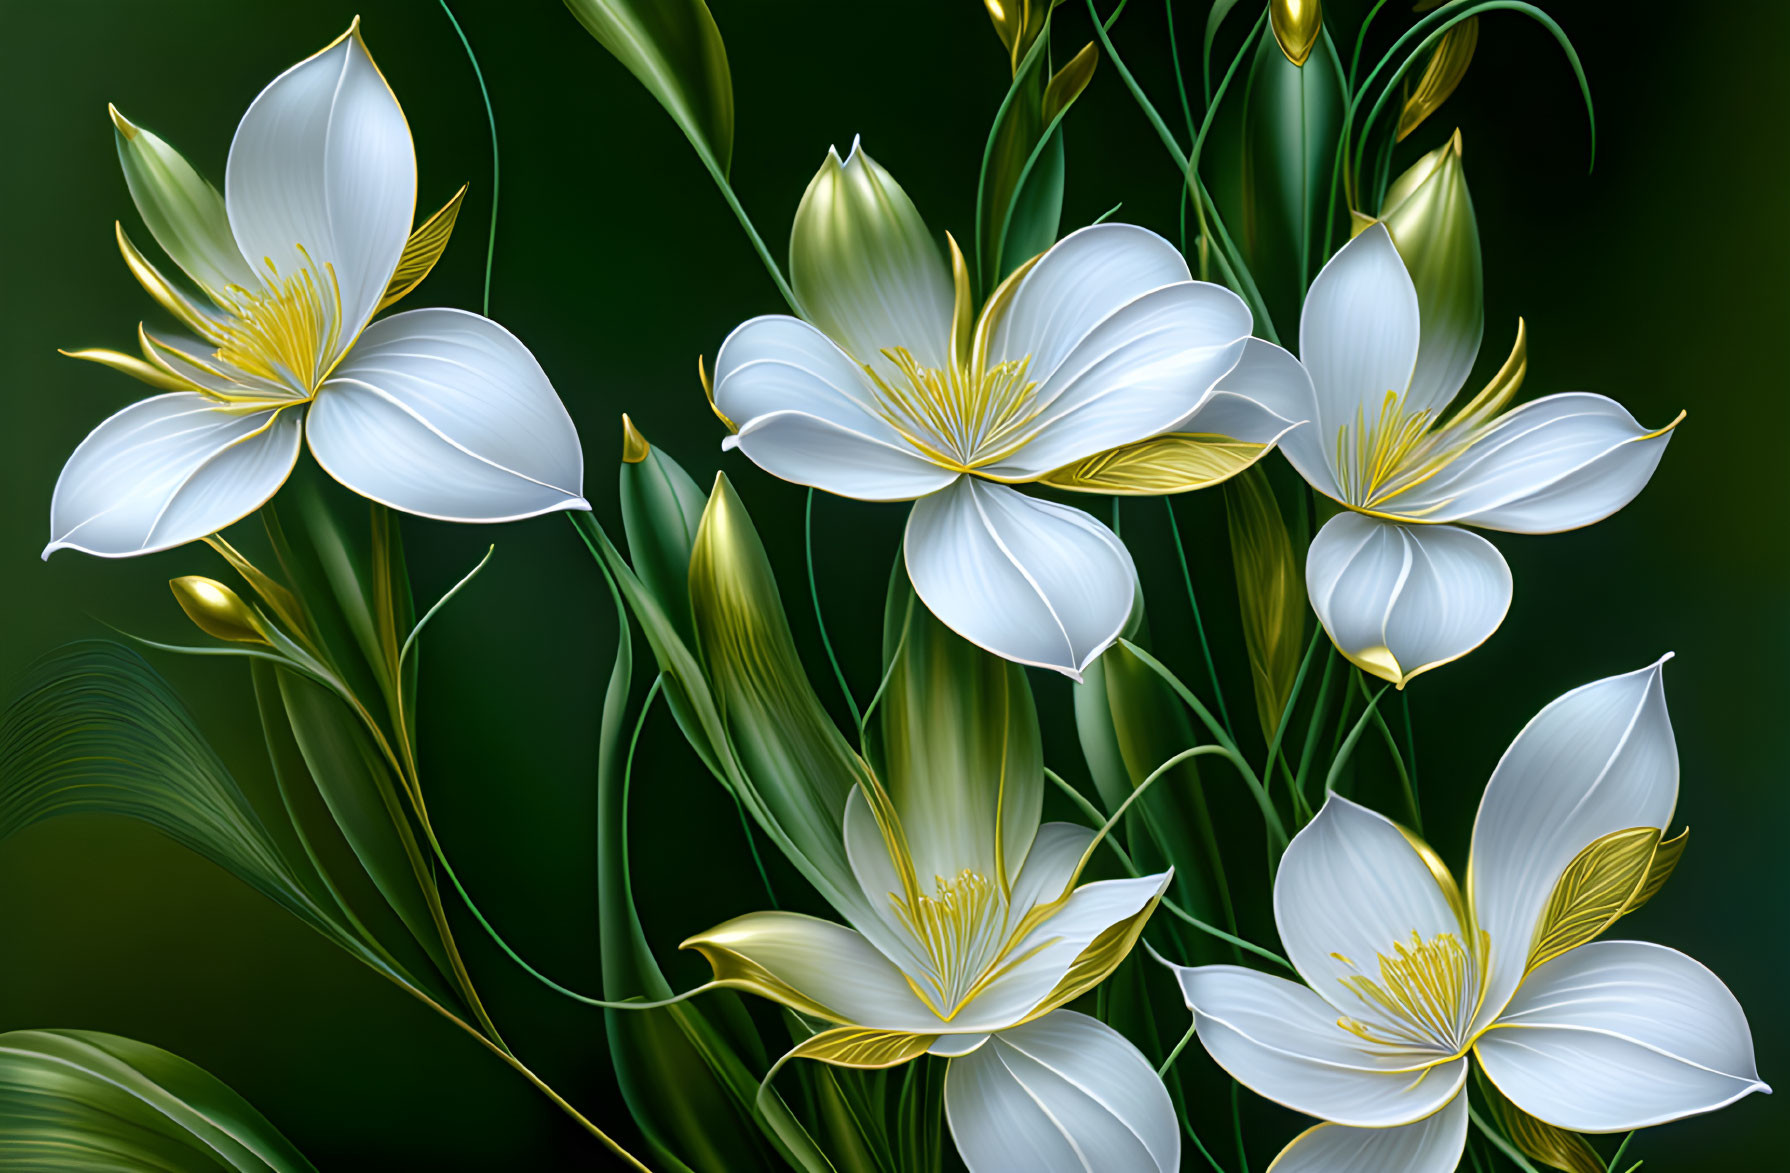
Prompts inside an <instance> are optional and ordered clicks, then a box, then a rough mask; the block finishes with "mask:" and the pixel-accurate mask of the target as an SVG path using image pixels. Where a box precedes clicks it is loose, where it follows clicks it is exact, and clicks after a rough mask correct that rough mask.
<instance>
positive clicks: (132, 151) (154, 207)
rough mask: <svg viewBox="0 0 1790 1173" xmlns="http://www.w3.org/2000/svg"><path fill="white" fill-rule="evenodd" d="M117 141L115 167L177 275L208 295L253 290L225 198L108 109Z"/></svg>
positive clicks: (163, 146)
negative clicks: (120, 170)
mask: <svg viewBox="0 0 1790 1173" xmlns="http://www.w3.org/2000/svg"><path fill="white" fill-rule="evenodd" d="M107 110H108V111H109V112H110V113H111V115H112V127H113V129H114V130H115V131H116V137H117V140H118V162H119V164H120V165H121V166H122V167H123V168H124V179H125V182H126V183H127V184H129V185H130V190H131V199H132V200H133V201H135V203H136V205H137V211H138V212H139V213H140V214H141V215H142V217H143V223H144V224H146V225H148V226H149V234H150V235H151V236H153V237H155V242H156V243H157V244H159V245H161V246H162V251H163V252H165V253H167V254H168V257H169V259H171V260H172V261H173V262H174V263H175V264H176V265H179V266H180V268H181V270H182V271H183V272H185V273H186V275H187V276H188V277H191V278H192V279H193V280H194V281H196V282H198V284H199V285H200V286H202V287H203V288H205V289H207V290H214V291H218V292H220V293H221V292H222V291H223V290H224V288H225V287H227V286H229V285H252V283H253V282H254V277H253V274H252V272H251V270H250V268H249V264H248V262H247V261H246V260H244V259H243V255H242V250H241V249H239V248H237V246H236V237H235V235H234V234H233V233H232V232H231V231H230V218H229V216H228V215H227V214H226V213H225V210H224V197H223V196H221V195H219V194H218V189H217V188H215V187H213V186H212V185H211V184H210V183H209V182H208V181H207V180H206V178H205V177H204V176H203V175H200V174H199V173H198V172H197V171H196V170H194V169H193V165H192V164H191V163H188V162H187V161H186V159H185V157H184V156H182V155H181V153H180V152H179V151H177V150H175V149H174V148H173V147H171V146H169V145H168V144H167V143H166V142H164V141H163V140H162V139H160V138H158V137H157V136H155V135H154V134H151V133H150V132H149V131H147V130H144V129H143V128H142V127H140V126H138V125H136V124H135V123H133V122H131V120H130V119H128V118H126V117H125V116H124V115H122V114H120V113H119V112H118V107H116V106H108V107H107Z"/></svg>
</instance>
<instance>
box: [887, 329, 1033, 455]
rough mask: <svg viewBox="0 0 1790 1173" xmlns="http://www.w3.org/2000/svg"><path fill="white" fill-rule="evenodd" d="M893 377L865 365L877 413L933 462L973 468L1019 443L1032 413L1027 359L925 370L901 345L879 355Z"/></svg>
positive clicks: (960, 364)
mask: <svg viewBox="0 0 1790 1173" xmlns="http://www.w3.org/2000/svg"><path fill="white" fill-rule="evenodd" d="M882 353H883V357H884V358H886V359H888V360H889V362H891V363H892V364H894V366H895V369H896V372H897V374H896V375H895V376H894V377H892V378H884V377H883V376H882V375H881V374H879V373H878V372H877V371H876V370H875V369H873V368H871V367H869V366H868V365H866V366H865V368H864V369H865V370H867V371H869V372H870V380H871V383H872V385H873V386H874V388H875V392H876V405H877V409H878V411H879V412H880V413H881V415H882V417H883V418H884V419H885V420H887V421H888V422H889V423H890V424H891V425H892V426H893V427H894V428H895V430H896V431H898V432H900V433H901V434H902V436H904V437H905V438H906V439H907V441H908V442H909V443H910V444H912V445H913V446H914V447H916V448H918V449H919V450H920V451H922V452H924V453H925V454H926V455H927V456H929V457H931V458H932V459H933V460H934V461H937V462H938V463H939V464H942V465H944V466H945V467H947V468H953V469H956V470H957V471H959V472H973V471H974V470H975V469H976V468H977V467H979V466H981V465H986V464H991V463H993V462H994V461H996V460H999V459H1000V458H1001V457H1003V456H1005V455H1007V454H1008V453H1009V452H1011V451H1012V450H1013V449H1014V448H1016V447H1017V446H1018V444H1017V443H1016V441H1017V440H1019V439H1021V438H1022V437H1021V436H1020V433H1021V431H1022V430H1023V429H1024V428H1025V426H1026V425H1027V424H1029V423H1031V422H1032V420H1033V419H1035V418H1036V417H1037V414H1038V412H1039V410H1041V408H1040V405H1039V404H1038V402H1037V399H1038V394H1037V392H1038V384H1036V383H1034V382H1028V381H1027V380H1026V371H1027V368H1029V367H1030V366H1031V362H1032V359H1031V356H1030V355H1027V356H1026V357H1025V358H1020V359H1011V360H1008V361H1007V362H1002V363H996V364H995V365H994V366H992V367H988V368H986V369H976V368H975V367H973V366H972V365H970V364H967V363H953V364H952V365H951V366H949V367H945V368H942V369H934V368H931V367H923V366H921V365H920V364H919V362H918V361H916V360H915V358H914V356H913V355H912V354H911V353H909V351H908V350H907V349H906V348H905V347H899V346H897V347H894V348H892V349H889V350H885V351H883V352H882Z"/></svg>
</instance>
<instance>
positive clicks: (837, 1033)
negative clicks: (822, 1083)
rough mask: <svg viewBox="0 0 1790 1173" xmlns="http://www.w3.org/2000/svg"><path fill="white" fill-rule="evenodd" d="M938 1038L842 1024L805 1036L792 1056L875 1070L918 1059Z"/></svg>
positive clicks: (836, 1065)
mask: <svg viewBox="0 0 1790 1173" xmlns="http://www.w3.org/2000/svg"><path fill="white" fill-rule="evenodd" d="M937 1040H938V1036H937V1035H915V1034H908V1033H907V1032H906V1031H899V1030H871V1029H869V1028H868V1027H861V1026H841V1027H835V1028H834V1029H832V1030H823V1031H821V1032H820V1033H819V1034H817V1035H813V1036H811V1037H809V1038H806V1039H803V1040H802V1041H801V1042H800V1043H798V1044H796V1048H795V1050H793V1051H791V1052H790V1057H791V1058H792V1059H815V1060H818V1061H820V1062H822V1063H831V1064H832V1065H833V1066H835V1067H856V1068H860V1069H862V1070H874V1069H876V1068H880V1067H894V1066H896V1065H898V1064H901V1063H906V1062H907V1061H908V1060H910V1059H918V1058H919V1057H920V1056H921V1055H924V1054H925V1053H926V1049H927V1048H928V1047H930V1046H932V1044H933V1043H934V1042H936V1041H937Z"/></svg>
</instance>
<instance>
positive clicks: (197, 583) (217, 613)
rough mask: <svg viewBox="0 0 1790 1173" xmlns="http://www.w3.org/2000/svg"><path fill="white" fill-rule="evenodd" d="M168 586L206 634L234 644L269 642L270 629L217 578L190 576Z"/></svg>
mask: <svg viewBox="0 0 1790 1173" xmlns="http://www.w3.org/2000/svg"><path fill="white" fill-rule="evenodd" d="M168 586H169V587H170V588H171V589H172V590H173V591H174V600H175V602H177V603H179V604H180V609H181V610H182V611H185V612H186V617H187V618H188V619H191V620H192V621H193V623H194V624H195V625H196V626H197V627H198V628H199V630H200V631H203V632H204V633H205V634H206V635H209V636H213V637H215V638H217V639H222V640H229V641H230V642H232V643H245V644H264V643H266V642H267V629H266V628H264V627H263V626H262V625H261V618H260V616H258V615H256V614H255V612H254V610H253V609H252V608H251V607H250V606H249V605H248V604H247V603H245V602H243V601H242V600H241V599H240V598H238V597H237V595H236V592H235V591H233V590H231V589H230V588H229V587H227V586H225V585H224V584H223V583H221V582H218V581H217V580H216V579H211V578H206V577H205V576H203V575H199V574H189V575H186V576H184V577H182V578H175V579H170V580H169V581H168Z"/></svg>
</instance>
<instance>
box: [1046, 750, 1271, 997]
mask: <svg viewBox="0 0 1790 1173" xmlns="http://www.w3.org/2000/svg"><path fill="white" fill-rule="evenodd" d="M1044 776H1045V777H1046V778H1048V779H1049V780H1050V781H1051V782H1052V783H1053V784H1054V785H1055V786H1056V787H1057V789H1058V790H1061V791H1062V792H1063V793H1064V794H1065V795H1066V796H1067V797H1068V798H1069V800H1070V802H1072V803H1074V804H1075V806H1076V808H1077V809H1078V810H1080V811H1081V813H1082V816H1083V817H1084V818H1086V819H1087V820H1088V822H1089V823H1090V824H1092V825H1094V826H1099V825H1100V824H1101V823H1102V822H1103V821H1104V820H1102V818H1101V816H1100V811H1099V809H1098V808H1096V807H1095V806H1094V804H1093V803H1091V802H1089V801H1088V800H1087V798H1086V797H1085V796H1084V795H1083V794H1082V793H1081V792H1080V791H1079V790H1077V789H1076V788H1075V787H1073V786H1071V785H1070V784H1069V783H1068V781H1067V780H1065V779H1064V778H1063V776H1062V775H1061V774H1058V773H1057V772H1056V771H1055V770H1053V769H1051V768H1050V767H1048V766H1046V767H1045V768H1044ZM1106 845H1107V847H1108V848H1110V849H1111V850H1112V852H1113V854H1114V855H1117V856H1118V857H1119V864H1120V866H1121V867H1123V868H1124V869H1125V871H1126V872H1127V873H1128V874H1129V875H1131V876H1132V878H1134V879H1135V878H1137V877H1139V876H1141V875H1143V872H1142V871H1141V870H1140V869H1139V868H1138V866H1137V865H1136V864H1135V863H1134V862H1132V859H1131V856H1130V854H1129V853H1128V852H1127V851H1126V850H1125V849H1124V848H1123V847H1121V846H1120V845H1119V841H1118V840H1117V839H1114V838H1112V837H1110V836H1108V838H1107V840H1106ZM1162 907H1163V908H1166V909H1167V910H1168V912H1169V915H1171V916H1173V917H1174V918H1175V919H1176V920H1179V921H1181V922H1183V923H1184V924H1186V925H1187V926H1188V927H1190V928H1193V929H1197V930H1199V931H1200V932H1202V933H1205V934H1206V935H1208V936H1211V937H1216V938H1218V939H1219V940H1220V941H1224V942H1225V943H1227V944H1230V945H1233V946H1235V947H1236V948H1238V949H1242V950H1245V951H1247V952H1250V953H1253V954H1255V955H1256V956H1257V957H1260V958H1262V959H1263V960H1264V961H1272V962H1274V963H1275V964H1276V965H1280V966H1284V967H1285V968H1287V969H1292V968H1293V964H1292V962H1290V961H1288V960H1287V959H1286V958H1284V957H1282V956H1281V955H1280V954H1278V953H1276V952H1274V950H1272V949H1264V948H1263V947H1262V946H1260V945H1257V944H1256V943H1255V942H1253V941H1246V940H1244V939H1243V938H1242V937H1239V936H1237V934H1235V933H1227V932H1225V931H1224V930H1223V929H1221V928H1219V927H1218V926H1217V925H1212V924H1207V923H1206V922H1205V921H1203V920H1201V919H1200V918H1199V917H1197V916H1194V915H1193V914H1192V913H1191V912H1188V911H1187V910H1186V909H1184V908H1182V907H1181V906H1180V905H1179V904H1177V903H1176V902H1175V901H1174V899H1173V898H1171V897H1167V896H1165V897H1163V900H1162Z"/></svg>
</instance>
